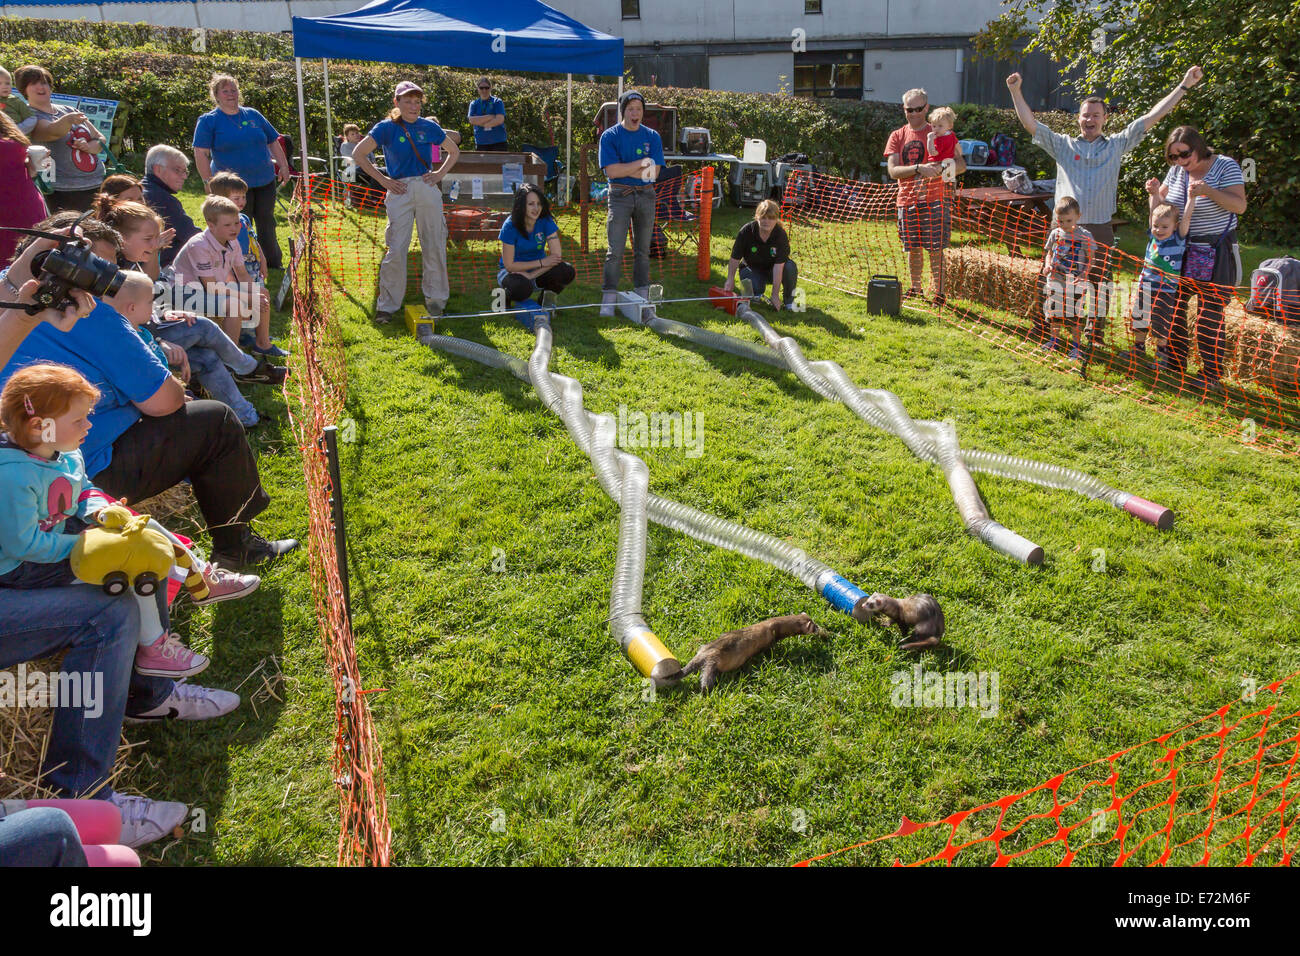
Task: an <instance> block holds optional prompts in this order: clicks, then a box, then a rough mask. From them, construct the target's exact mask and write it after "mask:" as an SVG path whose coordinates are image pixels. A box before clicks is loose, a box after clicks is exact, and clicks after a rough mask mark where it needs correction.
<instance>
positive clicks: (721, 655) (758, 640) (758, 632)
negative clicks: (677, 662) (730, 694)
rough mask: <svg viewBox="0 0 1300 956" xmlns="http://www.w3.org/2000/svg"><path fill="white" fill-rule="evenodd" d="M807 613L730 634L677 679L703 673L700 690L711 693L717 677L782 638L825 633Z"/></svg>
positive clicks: (703, 650) (706, 648) (698, 654)
mask: <svg viewBox="0 0 1300 956" xmlns="http://www.w3.org/2000/svg"><path fill="white" fill-rule="evenodd" d="M825 633H826V631H825V630H823V629H822V628H820V627H818V626H817V625H816V624H815V623H814V622H813V619H812V618H810V617H809V616H808V615H807V614H806V613H801V614H787V615H786V616H785V617H770V618H768V619H767V620H766V621H759V622H758V623H757V624H751V625H749V627H742V628H740V629H739V630H735V631H728V632H727V633H726V634H723V635H722V636H721V637H720V638H718V639H717V640H716V641H710V642H709V643H707V644H705V645H704V646H703V647H701V648H700V649H699V650H698V651H696V652H695V656H694V657H692V658H691V659H690V661H689V662H688V663H687V665H686V666H685V667H683V668H682V671H681V674H679V675H678V677H685V676H686V675H687V674H694V673H695V672H696V671H700V690H702V691H704V693H706V694H707V693H708V692H709V691H711V690H712V689H713V685H714V684H716V683H717V682H718V675H719V674H725V673H727V672H728V671H734V670H736V669H738V668H740V667H743V666H744V665H745V663H746V662H747V661H749V660H750V659H751V658H753V657H755V656H757V655H759V654H761V653H763V651H765V650H767V649H768V648H769V647H771V646H772V645H773V644H775V643H776V642H777V641H779V640H781V638H783V637H789V636H790V635H791V634H825Z"/></svg>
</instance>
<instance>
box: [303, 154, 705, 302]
mask: <svg viewBox="0 0 1300 956" xmlns="http://www.w3.org/2000/svg"><path fill="white" fill-rule="evenodd" d="M712 182H713V168H712V167H707V168H705V169H704V170H702V171H698V172H697V171H692V172H691V173H690V174H687V175H684V176H680V177H675V178H673V179H671V180H666V181H663V182H659V183H656V184H655V228H654V232H653V235H652V237H651V239H652V241H651V250H650V279H651V281H652V282H660V281H662V280H664V279H665V278H669V277H675V276H683V277H695V278H698V279H705V278H707V277H708V269H707V260H708V249H709V227H710V220H711V212H712V207H711V206H710V204H709V203H703V204H701V203H700V202H699V197H700V196H701V195H706V196H711V195H712ZM312 197H313V204H312V209H313V213H314V218H315V221H316V229H317V230H318V233H319V239H320V242H321V244H322V246H323V248H324V261H325V264H326V267H327V269H328V272H329V275H330V276H331V277H333V279H334V280H335V282H336V283H338V284H339V285H340V286H342V287H343V289H344V290H345V292H346V294H347V295H348V296H349V297H350V298H352V299H354V300H355V301H356V303H357V304H358V305H360V306H361V307H362V308H363V309H364V310H365V311H366V312H367V313H368V312H369V311H370V310H371V309H372V308H373V305H374V298H375V288H376V281H377V276H378V271H379V264H380V262H381V261H382V260H383V258H384V253H385V252H386V249H387V246H386V242H385V233H386V230H387V227H388V219H387V216H386V215H385V210H384V192H383V191H382V190H379V189H374V188H371V187H369V186H363V185H359V184H356V183H346V182H342V181H337V180H328V179H325V178H324V177H321V176H314V177H312ZM443 212H444V213H445V215H446V219H447V278H448V282H449V284H450V287H451V292H452V294H453V295H456V294H458V293H461V294H464V296H465V297H464V298H462V299H461V300H460V301H457V302H455V303H453V305H452V307H451V308H449V309H448V311H453V310H454V311H466V312H468V311H487V310H489V309H491V308H492V305H493V303H492V296H491V290H492V289H493V288H494V287H495V286H496V284H497V260H498V259H499V258H500V255H501V243H500V242H499V241H498V239H497V235H498V233H499V232H500V230H501V227H502V225H504V223H505V221H506V219H507V218H508V217H509V215H510V211H509V210H508V209H499V208H497V209H494V208H489V207H488V206H486V205H484V204H482V203H481V202H480V203H479V204H477V205H476V204H475V202H474V200H473V199H472V198H469V197H466V196H465V195H463V194H462V195H461V196H460V197H459V201H458V202H455V203H451V202H447V201H445V200H444V205H443ZM551 215H552V216H554V218H555V221H556V225H558V226H559V229H560V236H561V244H562V247H563V252H564V259H565V261H566V262H569V263H571V264H572V265H573V267H574V269H575V271H576V273H577V279H576V281H578V282H582V283H587V284H591V285H595V286H597V287H599V286H600V284H601V271H602V269H603V267H604V264H605V250H606V246H607V234H606V227H607V223H608V204H607V203H606V202H605V201H604V200H599V201H585V202H582V203H575V204H573V205H569V206H558V205H552V206H551ZM630 244H631V237H629V240H628V245H629V246H630ZM631 258H632V256H631V250H630V248H629V249H628V250H627V251H626V252H625V256H624V265H623V280H624V284H625V285H626V284H627V282H628V280H630V279H631V276H632V262H631ZM421 264H422V258H421V252H420V245H419V238H418V235H417V234H414V233H413V235H412V239H411V246H410V251H409V253H408V255H407V271H406V291H407V295H408V296H409V297H411V298H412V299H413V300H414V301H419V295H420V273H421ZM702 266H703V267H702ZM701 272H702V274H701Z"/></svg>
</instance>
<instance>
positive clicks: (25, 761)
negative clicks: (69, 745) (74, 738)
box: [0, 654, 132, 800]
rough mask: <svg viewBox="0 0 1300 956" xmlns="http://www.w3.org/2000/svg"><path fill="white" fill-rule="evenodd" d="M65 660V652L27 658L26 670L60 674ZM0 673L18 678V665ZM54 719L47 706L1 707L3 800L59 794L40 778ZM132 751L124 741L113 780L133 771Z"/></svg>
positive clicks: (0, 797)
mask: <svg viewBox="0 0 1300 956" xmlns="http://www.w3.org/2000/svg"><path fill="white" fill-rule="evenodd" d="M62 660H63V655H62V654H59V655H56V656H54V657H46V658H42V659H41V660H37V661H28V662H27V663H26V665H25V672H26V673H27V674H31V673H32V672H34V671H45V672H46V673H57V672H58V670H59V667H60V665H61V663H62ZM0 674H9V675H12V676H11V677H8V678H0V679H4V680H8V681H16V680H17V675H18V667H17V665H15V666H14V667H10V668H7V669H4V670H0ZM52 720H53V711H52V710H51V709H50V708H48V707H0V800H39V799H47V798H52V797H58V796H60V794H57V793H55V792H54V791H53V790H51V789H50V788H49V787H47V786H45V785H43V783H42V781H41V780H40V772H41V763H42V762H43V761H44V759H45V753H46V750H47V748H48V746H49V739H50V723H51V721H52ZM130 751H131V745H130V744H128V743H127V742H126V741H125V740H123V741H122V743H121V745H120V746H119V748H118V752H117V762H116V763H115V764H114V767H113V775H112V781H111V782H115V781H117V780H120V779H121V777H122V776H123V775H124V774H127V773H130V772H131V769H132V763H131V761H130V760H129V759H128V758H129V756H130Z"/></svg>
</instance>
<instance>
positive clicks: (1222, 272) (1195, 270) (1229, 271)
mask: <svg viewBox="0 0 1300 956" xmlns="http://www.w3.org/2000/svg"><path fill="white" fill-rule="evenodd" d="M1182 178H1183V188H1184V189H1188V188H1190V178H1189V177H1188V175H1187V171H1186V170H1183V175H1182ZM1236 245H1237V215H1236V213H1233V214H1232V220H1231V221H1230V222H1229V223H1228V225H1226V226H1225V227H1224V229H1223V232H1221V233H1219V238H1217V239H1215V240H1214V242H1212V243H1209V242H1192V241H1190V240H1189V241H1188V243H1187V252H1186V254H1185V255H1184V257H1183V275H1184V276H1186V277H1187V278H1189V279H1195V280H1196V281H1197V282H1211V283H1213V284H1215V285H1224V286H1235V285H1236V284H1237V281H1238V279H1239V278H1240V277H1239V276H1238V275H1237V256H1236V248H1235V247H1236Z"/></svg>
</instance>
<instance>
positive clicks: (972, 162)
mask: <svg viewBox="0 0 1300 956" xmlns="http://www.w3.org/2000/svg"><path fill="white" fill-rule="evenodd" d="M957 145H958V146H959V147H961V154H962V156H964V157H965V158H966V164H967V165H968V166H983V165H985V164H986V163H987V162H988V161H989V144H988V143H986V142H984V140H982V139H962V140H958V141H957Z"/></svg>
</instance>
